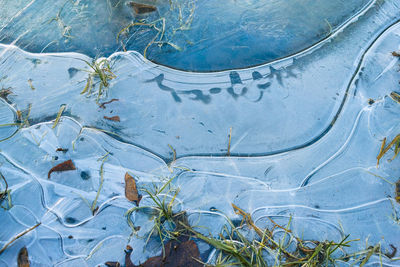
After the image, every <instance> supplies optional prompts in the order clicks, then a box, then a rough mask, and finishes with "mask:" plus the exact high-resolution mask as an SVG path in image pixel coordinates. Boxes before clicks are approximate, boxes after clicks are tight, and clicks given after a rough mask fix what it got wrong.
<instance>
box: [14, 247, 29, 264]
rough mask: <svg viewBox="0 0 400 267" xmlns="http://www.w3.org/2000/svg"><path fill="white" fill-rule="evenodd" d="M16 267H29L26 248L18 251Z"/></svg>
mask: <svg viewBox="0 0 400 267" xmlns="http://www.w3.org/2000/svg"><path fill="white" fill-rule="evenodd" d="M17 261H18V267H29V265H30V263H29V255H28V250H27V249H26V247H23V248H21V249H20V251H19V253H18V259H17Z"/></svg>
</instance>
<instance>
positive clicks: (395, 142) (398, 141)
mask: <svg viewBox="0 0 400 267" xmlns="http://www.w3.org/2000/svg"><path fill="white" fill-rule="evenodd" d="M385 145H386V137H385V138H384V139H383V141H382V145H381V149H380V151H379V154H378V156H377V157H376V158H377V164H376V166H377V167H378V166H379V161H380V160H381V158H382V157H383V156H384V155H385V154H386V153H387V152H388V151H389V149H391V148H392V147H393V146H395V149H394V153H395V154H394V157H393V158H392V160H393V159H394V158H395V157H397V155H398V154H399V152H400V151H399V150H400V148H399V147H400V134H398V135H397V136H396V137H395V138H393V140H392V141H391V142H390V143H389V144H388V145H387V146H386V147H385Z"/></svg>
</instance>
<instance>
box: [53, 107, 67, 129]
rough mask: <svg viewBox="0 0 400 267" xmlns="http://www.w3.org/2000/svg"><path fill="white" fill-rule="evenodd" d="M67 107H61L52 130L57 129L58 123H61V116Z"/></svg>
mask: <svg viewBox="0 0 400 267" xmlns="http://www.w3.org/2000/svg"><path fill="white" fill-rule="evenodd" d="M66 107H67V105H61V107H60V109H59V110H58V113H57V117H56V120H55V121H54V123H53V126H52V127H51V128H52V129H54V128H56V126H57V124H58V122H59V121H60V118H61V115H62V113H63V112H64V110H65V108H66Z"/></svg>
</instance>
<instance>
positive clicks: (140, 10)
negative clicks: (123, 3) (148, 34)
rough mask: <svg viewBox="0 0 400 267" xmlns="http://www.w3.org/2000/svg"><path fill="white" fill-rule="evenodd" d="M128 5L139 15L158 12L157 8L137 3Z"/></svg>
mask: <svg viewBox="0 0 400 267" xmlns="http://www.w3.org/2000/svg"><path fill="white" fill-rule="evenodd" d="M128 5H129V6H131V7H133V10H134V11H135V13H136V14H138V15H142V14H147V13H151V12H154V11H156V10H157V7H155V6H152V5H146V4H141V3H136V2H129V3H128Z"/></svg>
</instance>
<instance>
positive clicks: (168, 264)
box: [140, 240, 203, 267]
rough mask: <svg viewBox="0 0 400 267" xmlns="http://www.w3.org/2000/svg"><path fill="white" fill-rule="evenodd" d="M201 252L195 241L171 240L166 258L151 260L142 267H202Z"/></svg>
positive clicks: (157, 257)
mask: <svg viewBox="0 0 400 267" xmlns="http://www.w3.org/2000/svg"><path fill="white" fill-rule="evenodd" d="M200 260H201V259H200V252H199V248H198V247H197V244H196V243H195V242H194V241H193V240H187V241H184V242H179V241H176V240H171V241H169V242H168V243H167V244H166V245H165V255H164V257H161V256H156V257H152V258H149V259H148V260H147V261H146V262H144V263H143V264H141V265H140V266H141V267H158V266H163V267H176V266H185V267H201V266H203V264H201V263H200V262H199V261H200Z"/></svg>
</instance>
